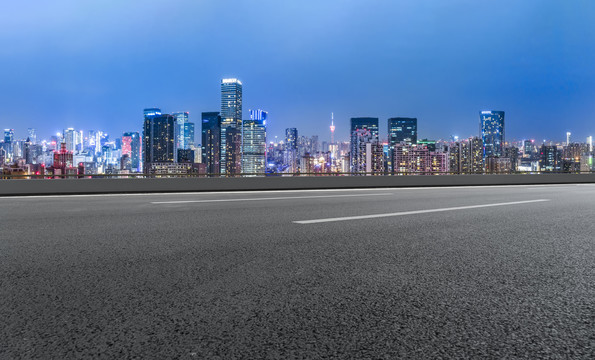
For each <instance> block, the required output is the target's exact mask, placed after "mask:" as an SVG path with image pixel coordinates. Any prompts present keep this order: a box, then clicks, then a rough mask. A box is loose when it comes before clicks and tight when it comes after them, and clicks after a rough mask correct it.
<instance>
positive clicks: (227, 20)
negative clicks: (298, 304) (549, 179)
mask: <svg viewBox="0 0 595 360" xmlns="http://www.w3.org/2000/svg"><path fill="white" fill-rule="evenodd" d="M0 17H1V19H2V21H0V95H1V96H0V106H1V108H2V110H3V111H2V114H1V115H0V128H14V129H15V131H16V134H15V135H16V137H17V138H23V137H26V129H27V128H28V127H35V128H37V129H38V134H39V135H38V137H43V138H45V137H48V136H49V135H51V134H54V133H56V132H58V131H61V130H62V129H64V128H68V127H75V128H76V129H82V130H85V131H86V130H89V129H98V130H104V131H107V132H108V133H110V136H111V137H112V138H113V137H117V136H121V133H122V132H124V131H139V132H140V131H141V127H142V121H143V108H145V107H153V106H157V107H160V108H161V109H162V110H163V111H164V112H174V111H189V112H190V119H191V121H194V122H195V123H197V124H199V123H200V113H201V112H203V111H219V107H220V105H219V101H220V100H219V86H220V79H221V78H224V77H237V78H239V79H241V80H242V82H243V84H244V89H243V91H244V118H247V117H248V110H249V109H255V108H261V109H264V110H267V111H269V121H268V126H269V139H271V140H272V139H273V138H274V136H279V137H281V136H283V134H284V129H285V128H286V127H297V128H298V131H299V133H300V135H315V134H318V135H320V137H321V140H324V139H328V138H329V137H330V132H329V130H328V126H329V125H330V113H331V112H334V113H335V123H336V126H337V131H336V138H337V139H344V140H347V138H348V127H349V118H350V117H356V116H374V117H379V118H380V126H381V136H382V137H383V138H384V137H386V119H387V118H389V117H395V116H405V117H417V118H418V124H419V133H420V137H421V138H431V139H447V138H449V137H450V136H451V135H459V136H470V135H477V133H478V126H479V125H478V124H479V115H478V112H479V111H480V110H482V109H483V110H487V109H491V110H504V111H506V135H507V140H513V139H517V140H521V139H524V138H534V139H539V140H542V139H544V138H547V139H553V140H563V139H564V140H565V133H566V131H571V132H572V133H573V137H574V139H575V140H577V141H585V138H586V137H587V136H589V135H595V101H594V100H595V1H593V0H583V1H580V0H572V1H569V0H559V1H548V0H509V1H508V0H505V1H503V0H497V1H483V0H481V1H478V0H465V1H463V0H449V1H445V0H415V1H413V0H410V1H398V0H384V1H380V0H357V1H349V0H308V1H304V0H301V1H288V0H283V1H279V0H263V1H259V0H246V1H225V0H208V1H199V0H188V1H175V0H169V1H149V0H127V1H122V0H101V1H81V0H72V1H62V0H53V1H45V0H44V1H41V0H33V1H25V0H23V1H2V5H0ZM196 142H197V143H199V142H200V136H199V135H198V128H197V137H196Z"/></svg>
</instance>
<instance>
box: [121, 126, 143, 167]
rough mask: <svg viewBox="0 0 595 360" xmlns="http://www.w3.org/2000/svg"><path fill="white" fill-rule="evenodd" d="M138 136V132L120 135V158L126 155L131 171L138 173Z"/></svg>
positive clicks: (139, 150) (139, 149)
mask: <svg viewBox="0 0 595 360" xmlns="http://www.w3.org/2000/svg"><path fill="white" fill-rule="evenodd" d="M140 145H141V144H140V135H139V133H138V132H125V133H124V134H123V135H122V156H124V155H128V157H129V159H130V167H131V169H132V171H135V172H138V171H140V153H141V148H140Z"/></svg>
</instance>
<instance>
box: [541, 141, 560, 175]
mask: <svg viewBox="0 0 595 360" xmlns="http://www.w3.org/2000/svg"><path fill="white" fill-rule="evenodd" d="M540 155H541V157H540V159H539V168H540V171H548V172H551V171H557V170H560V167H559V163H558V157H559V156H558V148H557V147H555V146H547V145H542V146H541V151H540Z"/></svg>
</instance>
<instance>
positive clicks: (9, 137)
mask: <svg viewBox="0 0 595 360" xmlns="http://www.w3.org/2000/svg"><path fill="white" fill-rule="evenodd" d="M13 140H14V129H4V142H5V143H12V142H13Z"/></svg>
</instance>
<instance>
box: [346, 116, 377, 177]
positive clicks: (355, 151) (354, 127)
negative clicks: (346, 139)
mask: <svg viewBox="0 0 595 360" xmlns="http://www.w3.org/2000/svg"><path fill="white" fill-rule="evenodd" d="M360 130H366V131H364V132H361V131H360ZM364 134H365V135H364ZM362 136H365V137H366V139H367V140H366V141H368V142H370V143H376V142H378V118H373V117H359V118H351V127H350V140H351V143H350V144H351V145H350V154H351V155H350V158H351V161H350V162H351V171H353V172H362V166H364V165H362V164H361V161H362V159H364V154H360V153H359V151H361V150H362V147H361V146H360V144H361V142H362V141H363V139H362Z"/></svg>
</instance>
